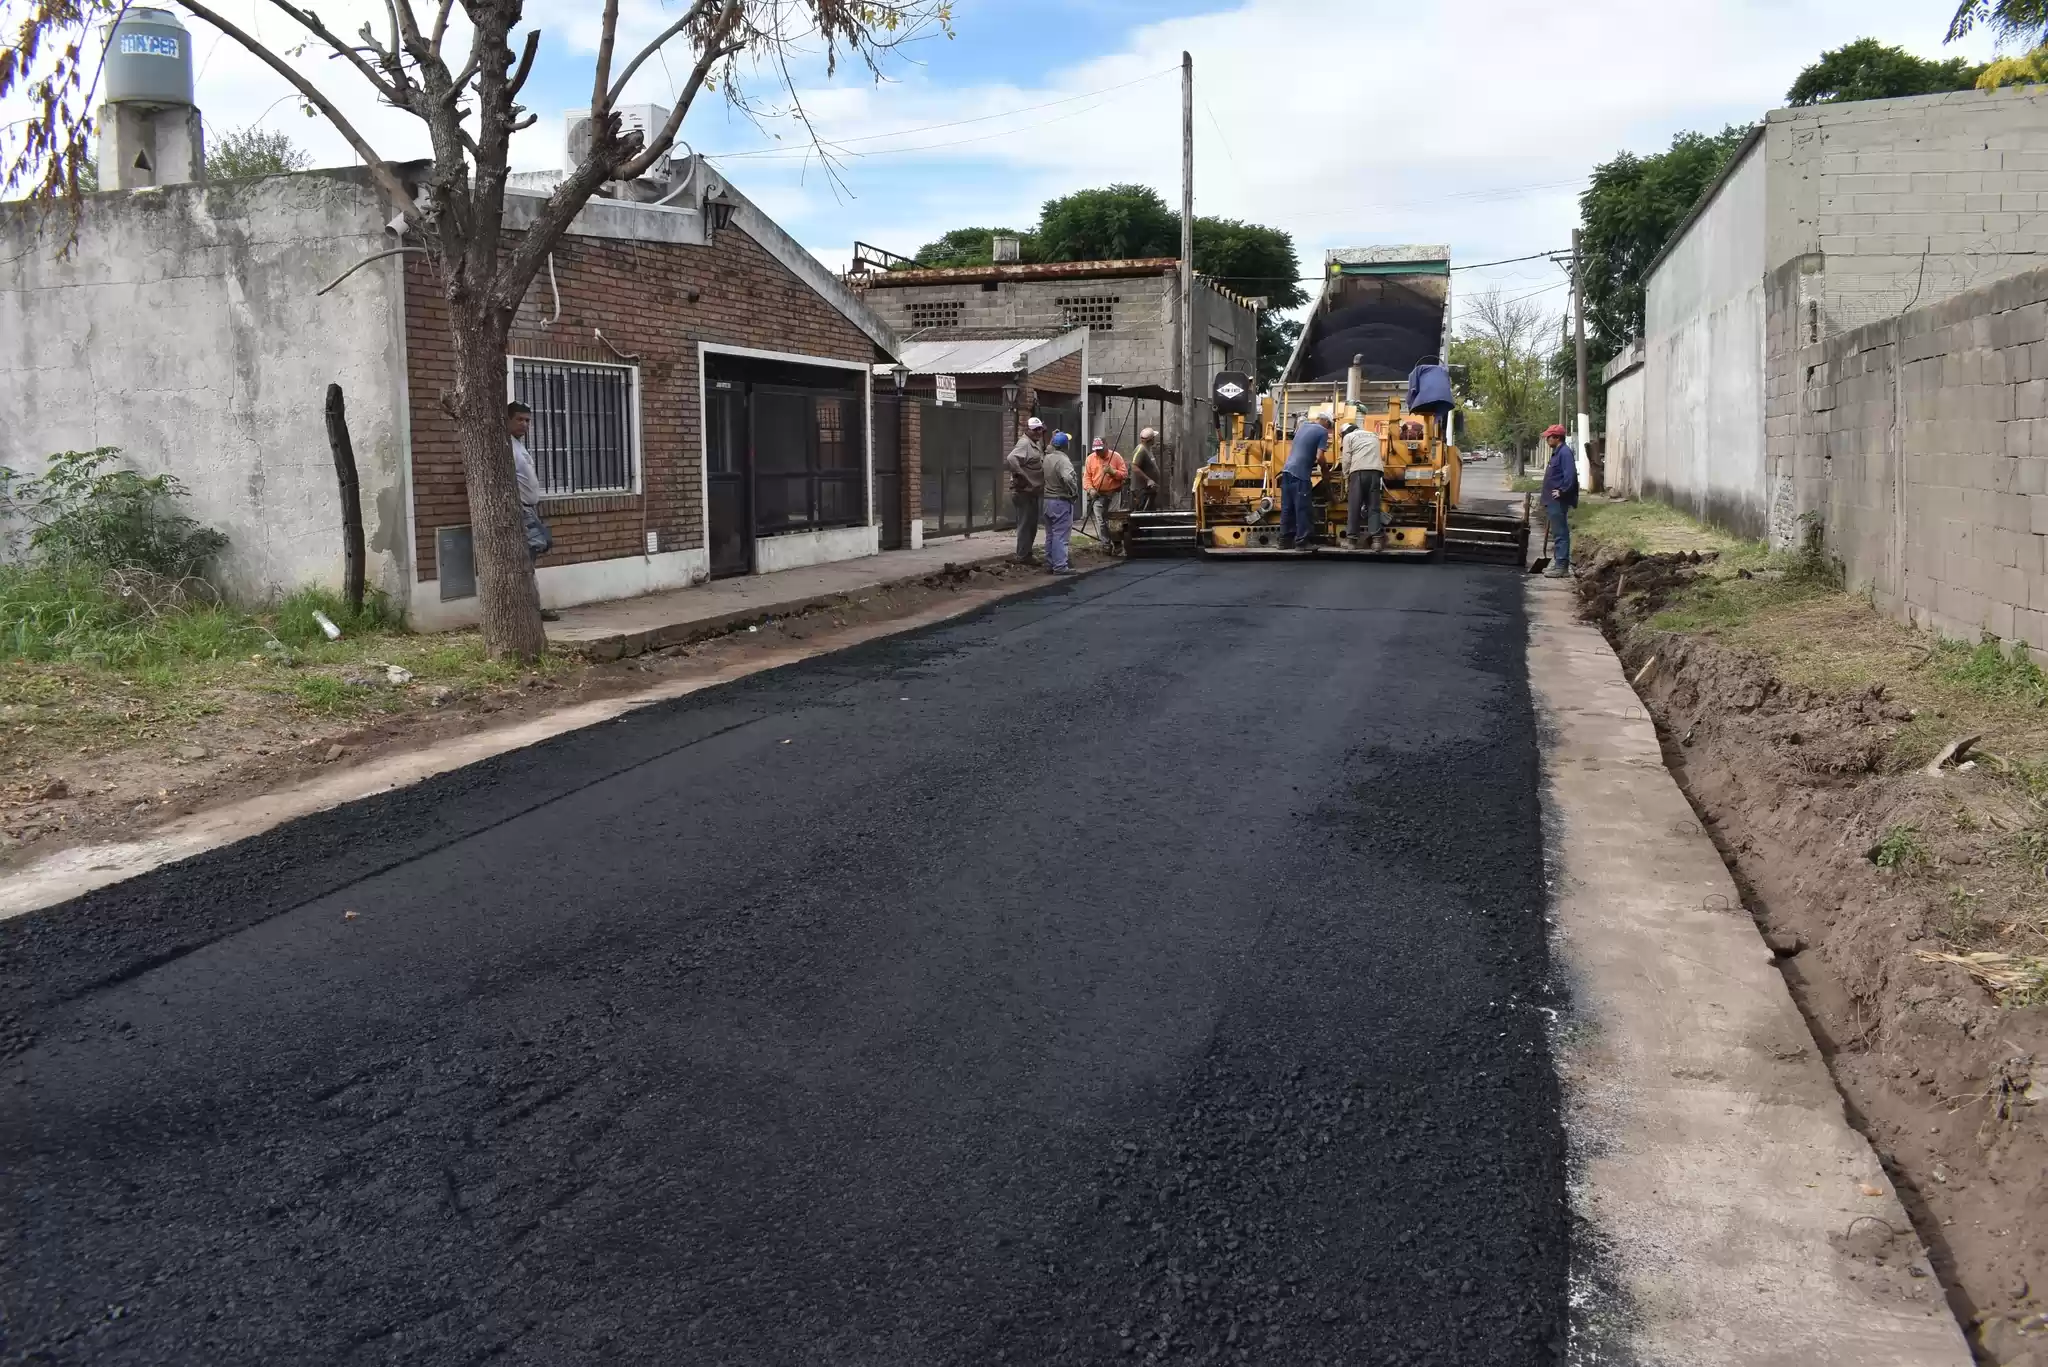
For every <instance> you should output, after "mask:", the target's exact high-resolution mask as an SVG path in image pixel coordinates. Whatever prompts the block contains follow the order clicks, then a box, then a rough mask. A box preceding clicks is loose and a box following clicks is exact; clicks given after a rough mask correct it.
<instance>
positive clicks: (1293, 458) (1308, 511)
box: [1280, 413, 1336, 550]
mask: <svg viewBox="0 0 2048 1367" xmlns="http://www.w3.org/2000/svg"><path fill="white" fill-rule="evenodd" d="M1335 425H1336V419H1335V418H1332V417H1331V416H1330V415H1329V414H1328V413H1317V414H1316V415H1315V416H1313V417H1310V418H1307V419H1304V420H1303V422H1302V424H1301V426H1300V428H1298V429H1297V430H1296V431H1295V434H1294V448H1293V449H1292V450H1290V451H1289V452H1288V453H1287V463H1286V464H1285V465H1283V466H1281V467H1280V545H1281V548H1282V549H1283V550H1296V549H1305V548H1307V547H1308V546H1309V545H1311V544H1313V542H1314V540H1315V528H1314V523H1315V505H1314V502H1313V501H1312V498H1311V495H1310V490H1311V488H1312V487H1313V486H1312V485H1311V483H1310V481H1311V480H1313V479H1314V478H1315V472H1316V464H1317V462H1318V461H1320V460H1321V459H1322V456H1323V452H1324V451H1325V450H1327V449H1328V448H1329V445H1330V429H1331V428H1332V427H1334V426H1335Z"/></svg>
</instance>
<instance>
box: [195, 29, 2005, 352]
mask: <svg viewBox="0 0 2048 1367" xmlns="http://www.w3.org/2000/svg"><path fill="white" fill-rule="evenodd" d="M216 3H217V4H219V5H220V7H221V8H222V10H223V12H224V13H226V14H227V15H228V16H229V17H230V18H238V19H242V20H244V21H245V22H247V23H248V24H249V25H250V26H251V27H252V28H253V29H254V31H256V32H257V33H258V34H259V35H260V36H262V37H264V38H265V39H266V40H270V41H272V42H275V43H277V44H278V45H280V46H283V45H285V44H288V43H290V42H292V41H295V39H294V38H292V36H291V35H290V29H289V24H288V21H287V20H285V19H284V17H283V16H282V15H280V14H279V13H278V12H277V11H276V10H275V9H272V8H271V7H270V6H269V5H268V4H267V3H266V0H216ZM320 9H321V13H322V15H323V17H324V18H325V19H326V20H327V22H328V23H330V24H331V25H333V26H334V27H335V28H337V29H341V30H343V31H347V30H350V29H353V28H355V27H356V26H357V25H358V24H360V23H361V22H362V21H363V20H364V19H366V18H373V19H374V20H375V22H376V24H377V26H378V28H379V29H381V28H382V26H383V19H382V17H381V16H382V14H383V6H382V4H381V2H380V0H377V2H373V0H328V3H323V4H322V5H321V6H320ZM622 12H623V14H624V16H625V22H624V31H625V32H626V34H628V35H629V36H630V35H632V34H641V35H645V34H649V33H651V32H653V31H654V30H655V29H656V28H658V27H659V26H660V25H661V24H662V23H664V22H666V20H667V18H668V17H669V16H671V15H672V14H673V13H675V12H676V10H675V9H674V8H673V4H672V3H670V4H664V3H661V0H625V3H624V7H623V11H622ZM1950 12H1951V6H1950V5H1949V4H1948V3H1946V0H1690V3H1688V4H1685V5H1669V4H1658V3H1651V0H1572V3H1569V4H1563V5H1560V4H1556V3H1536V0H1441V2H1439V3H1434V4H1416V3H1414V0H1246V2H1245V3H1239V4H1228V3H1214V4H1211V5H1209V6H1208V7H1203V6H1202V5H1201V3H1200V0H1196V3H1194V4H1193V5H1189V4H1181V5H1168V4H1165V3H1161V2H1160V0H1031V3H1029V4H1021V3H1016V0H1010V2H1009V3H1002V2H1001V0H957V3H956V4H955V5H954V8H953V11H952V25H951V26H952V36H951V37H946V36H944V35H941V34H936V33H934V34H932V35H930V36H928V37H925V38H921V39H919V40H917V41H914V42H911V43H908V44H906V45H904V46H903V47H902V48H900V49H899V50H897V51H895V52H893V53H891V54H889V55H888V56H887V57H886V58H885V59H884V62H883V72H882V79H881V80H880V81H879V82H878V81H877V80H875V79H874V78H873V77H872V76H870V75H869V73H867V72H866V71H865V70H864V69H862V68H861V67H860V65H859V64H858V63H855V64H853V65H851V66H847V65H842V66H841V68H840V70H839V72H838V74H837V75H836V77H833V78H831V79H829V80H828V79H827V77H826V75H825V72H824V70H823V67H822V64H821V63H820V62H818V61H816V60H800V61H799V62H798V63H797V64H796V66H795V67H794V68H793V73H792V74H793V76H794V83H795V88H796V95H797V97H798V98H800V100H801V103H802V105H803V108H804V109H805V111H806V112H807V113H808V115H809V116H810V120H811V123H812V126H813V127H815V128H816V129H817V130H818V132H819V134H820V135H821V136H822V137H823V138H824V139H825V141H826V142H827V143H828V144H829V145H830V146H832V147H833V148H834V149H835V153H836V155H835V166H834V169H833V170H832V171H830V172H828V171H827V170H826V169H825V168H823V167H821V166H820V164H819V162H818V159H817V156H816V155H815V152H814V151H811V150H808V139H807V137H806V135H805V133H804V132H803V128H802V125H801V124H800V123H799V122H798V121H797V120H796V119H794V118H792V117H788V116H787V115H786V114H784V113H780V112H779V111H786V110H787V109H788V108H789V106H790V105H791V103H792V99H791V95H790V91H789V89H788V87H787V86H786V85H785V84H784V83H783V82H782V79H781V74H780V72H777V71H759V72H753V73H751V74H750V75H749V76H748V84H746V85H745V86H744V87H743V88H744V89H746V90H747V92H748V93H749V95H750V96H751V98H752V99H753V101H754V102H755V103H756V104H757V105H759V106H761V107H762V109H764V110H765V111H766V112H757V113H756V115H754V116H752V117H749V116H745V115H742V114H740V113H738V112H736V111H735V110H734V109H733V108H732V107H731V106H730V105H728V103H727V102H726V101H725V99H724V98H722V97H721V96H719V95H717V94H711V95H707V96H704V97H701V98H700V100H699V102H698V104H697V105H696V107H695V108H694V109H693V110H692V111H691V113H690V115H689V117H688V119H687V120H686V122H685V124H684V126H683V136H684V138H685V140H686V141H687V142H688V143H689V144H690V146H691V147H693V148H694V149H695V150H697V151H700V152H704V153H707V154H712V155H714V156H716V157H717V158H718V164H719V165H720V167H721V168H722V169H723V170H724V171H725V173H726V174H727V176H728V178H729V179H731V180H732V182H733V183H734V184H735V185H737V186H738V187H739V188H740V189H741V190H742V191H744V192H745V193H746V194H747V195H748V196H749V197H750V198H752V199H753V200H754V201H755V202H756V203H758V204H759V205H761V207H762V208H763V209H765V210H766V211H768V213H769V214H770V215H771V216H773V217H775V218H776V219H777V220H778V221H779V222H781V223H782V225H783V226H784V227H785V228H786V229H787V230H788V231H789V232H790V233H791V234H792V235H793V236H794V237H796V238H797V240H798V241H800V242H802V243H803V244H804V245H805V246H806V247H808V248H809V249H810V250H811V251H812V252H813V253H814V254H815V255H817V256H818V257H819V258H820V259H821V260H823V261H824V262H825V263H826V264H827V265H828V266H831V267H832V268H834V269H843V268H844V267H845V266H846V264H847V263H848V261H849V259H850V256H851V251H852V244H853V242H854V241H855V240H856V239H858V240H861V241H865V242H869V243H872V244H874V245H876V246H879V247H884V248H887V249H889V250H892V251H896V252H901V253H904V254H910V253H914V252H915V251H916V250H917V249H918V248H919V247H920V246H921V245H922V244H924V243H926V242H928V241H931V240H932V239H933V238H935V237H937V236H938V235H939V234H940V233H942V232H944V231H945V230H947V229H949V228H953V227H961V226H967V225H1001V226H1013V227H1020V228H1021V227H1029V226H1030V225H1031V224H1032V223H1033V222H1034V221H1035V220H1036V218H1037V216H1038V208H1039V206H1040V205H1041V204H1042V203H1043V202H1044V201H1045V200H1047V199H1049V198H1051V197H1054V196H1056V195H1060V194H1064V193H1067V192H1069V191H1072V190H1077V189H1084V188H1088V187H1093V186H1100V185H1106V184H1110V183H1112V182H1117V181H1135V182H1140V183H1143V184H1147V185H1151V186H1153V187H1154V188H1156V189H1158V190H1159V191H1160V193H1161V194H1162V195H1164V196H1165V197H1166V198H1167V200H1168V201H1169V202H1177V201H1178V198H1179V189H1180V185H1179V181H1180V89H1179V70H1178V68H1179V63H1180V55H1181V53H1182V52H1183V51H1187V52H1189V53H1191V54H1192V55H1193V58H1194V69H1195V83H1194V84H1195V176H1194V182H1195V209H1196V212H1197V213H1202V214H1219V215H1224V216H1227V217H1233V218H1242V219H1246V220H1249V221H1252V222H1257V223H1264V224H1270V225H1273V226H1276V227H1280V228H1284V229H1286V230H1287V231H1288V232H1290V233H1292V234H1293V235H1294V241H1295V244H1296V247H1297V248H1298V249H1299V251H1300V254H1301V260H1302V266H1303V273H1304V274H1306V275H1314V274H1316V273H1317V271H1318V270H1319V269H1320V263H1321V259H1322V254H1323V252H1324V250H1325V249H1327V248H1330V247H1338V246H1359V245H1374V244H1382V243H1396V242H1403V243H1405V242H1424V243H1445V244H1448V245H1449V246H1450V247H1451V250H1452V256H1453V260H1454V261H1455V262H1459V263H1464V264H1473V263H1481V262H1488V261H1495V260H1501V259H1504V258H1511V257H1521V256H1527V255H1530V254H1532V253H1543V252H1549V251H1555V250H1561V249H1563V248H1566V247H1568V246H1569V244H1570V240H1571V227H1572V224H1573V222H1574V221H1575V219H1576V217H1577V209H1576V196H1577V194H1578V193H1579V191H1580V190H1581V189H1583V188H1584V185H1585V183H1586V178H1587V176H1588V174H1589V172H1590V171H1591V168H1592V167H1593V166H1594V165H1595V164H1597V163H1599V162H1601V161H1604V160H1607V159H1608V158H1610V157H1612V156H1614V155H1615V154H1616V153H1618V152H1620V151H1623V150H1629V151H1634V152H1639V153H1646V152H1654V151H1657V150H1659V149H1661V148H1663V147H1664V146H1666V145H1668V144H1669V142H1670V140H1671V138H1672V137H1673V135H1675V134H1677V133H1679V132H1682V131H1686V130H1691V129H1701V130H1717V129H1720V128H1722V127H1724V126H1726V125H1729V124H1747V123H1750V122H1753V121H1755V120H1756V119H1758V118H1759V117H1761V116H1762V115H1763V114H1764V113H1765V112H1766V111H1767V110H1769V109H1772V108H1775V107H1777V106H1779V105H1781V104H1782V103H1783V96H1784V91H1785V89H1786V87H1787V86H1789V85H1790V84H1791V83H1792V80H1793V78H1794V76H1795V75H1796V74H1797V73H1798V71H1799V70H1800V68H1801V67H1803V66H1805V65H1807V64H1808V63H1809V62H1811V61H1813V60H1814V59H1815V58H1816V57H1817V56H1818V55H1819V54H1820V53H1821V52H1822V51H1823V50H1825V49H1827V48H1832V47H1838V46H1840V45H1842V44H1844V43H1847V42H1851V41H1853V40H1855V39H1857V38H1862V37H1875V38H1878V39H1881V40H1883V41H1885V42H1889V43H1896V44H1899V45H1900V46H1903V47H1905V48H1907V49H1909V50H1911V51H1914V52H1918V53H1920V54H1922V55H1927V56H1937V55H1954V54H1961V55H1967V56H1970V57H1971V58H1973V59H1976V60H1981V59H1982V58H1984V57H1985V56H1987V55H1988V54H1989V52H1990V50H1991V49H1990V45H1989V42H1988V40H1985V39H1982V38H1975V37H1973V38H1972V39H1970V40H1968V41H1966V42H1964V43H1960V44H1957V45H1956V46H1955V47H1954V48H1952V49H1944V48H1943V47H1942V43H1941V39H1942V35H1943V32H1944V29H1945V27H1946V22H1947V19H1948V17H1949V14H1950ZM598 13H599V6H597V5H596V4H594V3H591V0H528V4H527V14H528V17H529V20H530V21H531V22H533V23H535V24H537V25H538V26H539V27H540V28H541V30H542V47H541V57H540V60H539V62H538V63H537V65H536V68H535V72H534V76H533V78H532V80H531V81H530V82H529V84H528V87H527V91H526V103H527V104H528V106H529V107H530V108H532V109H533V110H534V111H536V112H537V113H538V114H539V116H540V121H539V123H538V124H537V125H536V126H535V127H534V128H532V129H531V130H529V131H527V132H525V133H523V134H521V135H520V137H519V138H518V139H517V140H516V142H515V149H514V162H515V169H534V170H539V169H546V168H551V167H557V166H560V165H561V164H562V163H563V162H564V160H565V157H564V153H563V145H564V125H563V117H562V116H563V113H564V111H566V110H569V109H571V108H573V107H575V106H577V105H578V104H584V105H586V106H587V103H588V100H589V81H590V72H591V66H592V61H593V54H594V51H595V47H596V38H597V33H596V22H595V16H596V15H597V14H598ZM192 27H193V28H194V30H195V39H194V52H195V55H196V57H197V60H198V63H199V93H198V100H199V104H200V108H201V110H202V112H203V114H204V115H205V117H206V119H207V123H208V126H209V127H210V128H212V129H216V130H219V129H225V128H236V127H245V126H249V125H252V124H260V125H262V126H264V127H266V128H275V129H283V130H285V131H287V132H289V133H290V134H291V136H292V137H293V138H294V139H295V140H297V141H298V142H299V143H300V144H301V145H302V146H304V147H305V148H306V149H307V150H308V151H309V152H311V153H312V154H313V156H314V159H315V162H316V164H320V165H334V164H344V163H347V162H349V161H351V160H353V157H352V155H351V154H350V152H349V149H348V147H347V145H346V144H345V143H344V142H343V141H342V139H341V138H340V137H339V136H338V135H337V134H335V133H334V132H333V131H332V130H331V129H329V128H328V127H327V126H326V125H325V124H324V122H323V121H320V120H309V119H308V118H306V116H305V115H304V114H302V113H301V112H300V111H299V110H298V108H297V107H296V101H295V100H294V99H293V98H292V97H291V96H290V94H289V92H288V87H287V86H286V84H285V82H284V81H283V80H282V78H280V77H278V76H277V75H276V74H275V73H273V72H271V71H269V70H268V69H266V68H265V67H263V66H262V65H261V64H260V63H258V62H257V61H256V60H255V59H254V58H253V57H251V56H249V55H248V54H246V53H244V52H243V51H242V50H241V49H239V48H238V47H237V46H236V45H235V44H233V43H232V42H231V41H228V40H225V39H223V38H222V37H221V36H220V35H218V34H217V33H215V32H213V31H210V30H208V29H206V28H205V26H204V25H202V24H200V23H198V22H197V21H193V23H192ZM622 46H623V43H622ZM297 60H298V63H299V65H300V66H301V67H302V68H303V69H305V70H308V71H310V72H314V73H316V74H317V77H318V79H320V80H321V82H322V84H323V88H325V89H327V90H328V91H330V92H331V93H333V94H334V95H335V96H336V97H337V100H338V102H339V103H341V104H342V106H343V108H344V109H345V111H346V112H348V114H349V115H350V117H351V118H355V119H359V120H360V123H359V126H360V127H361V128H362V130H363V131H364V133H365V134H366V135H367V136H368V137H369V138H370V140H371V141H372V143H373V144H374V145H375V146H376V147H377V149H378V151H379V152H380V153H381V154H383V155H385V156H387V157H392V158H400V157H406V156H414V155H420V154H421V153H422V152H423V151H424V146H425V143H424V138H423V136H422V135H421V133H420V131H419V126H418V125H417V123H416V122H415V121H414V120H412V119H411V118H410V117H409V116H407V115H404V114H401V113H398V112H397V111H395V110H391V109H388V108H380V107H378V106H376V104H375V101H374V98H373V97H372V95H371V94H370V92H369V90H368V88H367V86H366V85H364V84H363V82H362V81H361V79H360V78H359V77H357V76H355V75H354V74H353V73H351V72H348V71H347V70H346V69H344V68H342V67H340V66H339V64H337V63H335V62H332V61H323V60H321V59H319V58H318V57H317V56H314V55H308V56H304V57H301V58H299V59H297ZM688 64H689V62H688V54H687V53H686V52H677V53H676V54H675V55H674V57H672V58H671V59H670V60H668V61H667V62H666V69H664V63H663V62H659V61H653V62H649V63H647V64H646V66H645V67H643V68H642V70H641V73H640V75H639V76H638V77H637V78H636V81H635V85H634V87H633V89H632V90H631V91H630V92H629V99H638V100H646V101H654V102H659V103H668V102H670V99H671V95H670V92H671V91H672V90H673V89H674V88H675V86H674V81H675V78H677V77H680V76H682V75H683V74H684V73H685V72H686V71H687V68H688ZM1563 282H1564V276H1563V273H1562V272H1561V271H1560V270H1559V269H1558V267H1556V266H1554V265H1552V264H1551V263H1549V262H1548V261H1544V260H1535V261H1527V262H1519V263H1515V264H1511V265H1504V266H1500V267H1496V268H1490V269H1483V270H1472V271H1467V272H1463V273H1461V274H1460V276H1459V283H1458V286H1457V290H1458V294H1459V296H1460V297H1470V296H1471V295H1472V294H1474V293H1477V292H1478V291H1482V290H1486V289H1489V288H1494V287H1498V288H1500V289H1502V290H1503V291H1506V292H1508V293H1509V294H1510V295H1512V296H1515V297H1527V298H1529V299H1531V300H1534V301H1535V302H1536V303H1537V304H1538V305H1539V306H1541V307H1544V308H1545V309H1547V310H1553V311H1561V310H1562V309H1563V307H1564V304H1565V297H1566V296H1565V290H1564V287H1563Z"/></svg>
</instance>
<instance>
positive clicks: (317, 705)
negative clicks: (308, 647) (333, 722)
mask: <svg viewBox="0 0 2048 1367" xmlns="http://www.w3.org/2000/svg"><path fill="white" fill-rule="evenodd" d="M292 692H293V694H295V695H296V696H297V698H298V700H299V705H300V706H301V707H304V708H307V709H309V710H310V711H314V712H325V713H335V712H342V711H350V710H353V708H354V705H355V702H356V698H355V690H354V689H352V688H350V687H349V686H348V685H347V684H345V683H343V682H342V681H341V680H340V679H337V678H335V677H334V676H333V675H332V674H308V675H306V676H305V677H304V678H300V679H294V680H293V681H292Z"/></svg>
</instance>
